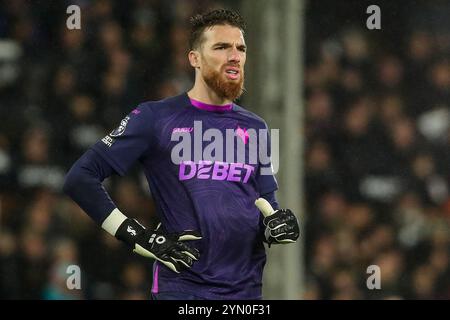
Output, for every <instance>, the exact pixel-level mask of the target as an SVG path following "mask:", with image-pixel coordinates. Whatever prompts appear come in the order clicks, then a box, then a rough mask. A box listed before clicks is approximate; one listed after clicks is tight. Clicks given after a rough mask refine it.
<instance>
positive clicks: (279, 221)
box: [263, 209, 300, 247]
mask: <svg viewBox="0 0 450 320" xmlns="http://www.w3.org/2000/svg"><path fill="white" fill-rule="evenodd" d="M263 223H264V226H265V227H266V228H265V231H264V236H265V238H266V241H267V243H268V244H269V247H270V245H271V244H285V243H291V242H295V241H296V240H297V239H298V237H299V235H300V228H299V225H298V221H297V217H296V216H295V215H294V214H293V213H292V211H291V210H289V209H280V210H276V211H275V212H274V213H272V214H271V215H270V216H267V217H265V218H264V220H263Z"/></svg>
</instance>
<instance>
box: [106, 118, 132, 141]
mask: <svg viewBox="0 0 450 320" xmlns="http://www.w3.org/2000/svg"><path fill="white" fill-rule="evenodd" d="M129 120H130V117H129V116H126V117H125V118H124V119H122V121H120V125H119V126H118V127H117V128H116V129H114V130H113V131H111V133H110V134H109V135H110V136H111V137H119V136H121V135H122V134H123V133H124V132H125V129H126V127H127V124H128V121H129Z"/></svg>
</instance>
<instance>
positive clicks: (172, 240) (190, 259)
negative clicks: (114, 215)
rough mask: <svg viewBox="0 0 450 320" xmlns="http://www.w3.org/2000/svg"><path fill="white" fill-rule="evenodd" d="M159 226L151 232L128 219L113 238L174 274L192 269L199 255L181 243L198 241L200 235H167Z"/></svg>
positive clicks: (184, 233) (189, 233) (194, 233)
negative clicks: (157, 262) (162, 265)
mask: <svg viewBox="0 0 450 320" xmlns="http://www.w3.org/2000/svg"><path fill="white" fill-rule="evenodd" d="M160 226H161V224H159V225H158V227H157V228H156V229H155V230H153V231H151V230H148V229H145V228H144V226H142V225H141V224H140V223H139V222H137V221H136V220H134V219H130V218H128V219H126V220H125V221H123V222H122V224H121V225H120V226H119V228H118V229H117V232H116V234H115V236H116V238H117V239H119V240H122V241H123V242H125V243H126V244H127V245H128V246H129V247H131V248H132V249H133V252H135V253H137V254H139V255H141V256H144V257H147V258H152V259H156V260H158V261H160V262H161V263H163V264H164V265H165V266H167V267H168V268H170V269H171V270H173V271H175V272H176V273H180V271H181V270H183V269H187V268H190V267H192V264H193V263H194V260H198V258H199V257H200V254H199V252H198V250H197V249H195V248H192V247H189V246H187V245H186V244H184V243H183V242H182V241H188V240H199V239H201V236H200V234H198V233H197V232H194V231H190V230H189V231H185V232H183V233H180V234H167V233H165V232H163V231H161V230H160Z"/></svg>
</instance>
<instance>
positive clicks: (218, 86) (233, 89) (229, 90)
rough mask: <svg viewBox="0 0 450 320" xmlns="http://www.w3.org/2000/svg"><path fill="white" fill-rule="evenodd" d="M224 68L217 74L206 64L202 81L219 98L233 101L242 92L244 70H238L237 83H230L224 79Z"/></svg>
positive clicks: (230, 81)
mask: <svg viewBox="0 0 450 320" xmlns="http://www.w3.org/2000/svg"><path fill="white" fill-rule="evenodd" d="M225 67H227V66H224V67H223V69H221V71H220V72H218V71H216V70H214V69H213V68H211V67H210V66H209V65H207V64H206V65H205V71H204V73H203V79H204V80H205V82H206V84H207V85H208V86H209V87H210V88H211V89H212V90H214V92H215V93H216V94H217V95H218V96H219V97H220V98H222V99H227V100H231V101H234V100H236V99H238V98H239V97H240V96H241V95H242V93H243V92H244V70H242V69H241V70H240V77H239V80H238V81H232V80H228V79H226V78H225V76H224V71H225Z"/></svg>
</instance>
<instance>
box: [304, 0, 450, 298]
mask: <svg viewBox="0 0 450 320" xmlns="http://www.w3.org/2000/svg"><path fill="white" fill-rule="evenodd" d="M433 3H434V4H435V5H436V6H430V7H424V8H423V7H420V8H422V9H421V10H420V12H419V15H417V13H418V12H417V11H418V10H417V8H416V11H414V10H412V9H414V7H413V6H412V7H408V10H409V13H407V12H406V11H403V13H404V15H405V16H408V19H403V20H401V19H399V18H398V17H399V16H401V15H402V13H401V12H398V13H396V15H395V18H396V20H395V21H396V23H397V24H400V25H402V23H403V24H404V25H403V28H402V30H398V32H397V33H395V34H392V31H391V29H389V28H386V25H387V24H389V22H390V21H389V16H388V15H384V14H385V13H386V9H382V26H383V27H382V30H380V31H369V30H367V29H364V25H361V24H360V25H359V27H358V26H355V25H354V24H352V23H350V22H349V23H343V24H342V25H340V26H335V29H334V30H330V32H329V33H326V32H324V33H319V32H309V33H308V32H307V37H306V44H307V46H306V50H307V64H306V71H305V86H306V95H305V99H306V100H305V104H306V110H305V117H306V128H305V134H306V142H307V147H306V150H305V154H306V159H305V163H306V165H305V190H306V205H307V210H306V217H307V221H306V227H305V229H306V241H305V246H306V259H305V260H306V264H307V284H308V285H307V290H306V298H309V299H450V265H449V254H450V190H449V188H450V184H449V181H450V25H449V23H448V21H447V22H445V21H443V23H442V24H437V23H436V19H437V20H438V18H439V17H442V16H447V17H448V16H449V14H450V3H448V1H447V2H442V1H441V2H438V1H437V2H433ZM337 9H338V8H337ZM383 10H384V11H383ZM336 11H337V10H336ZM336 11H335V14H336ZM439 11H440V13H439ZM308 17H309V16H308ZM385 17H388V18H385ZM309 21H310V24H308V25H307V26H308V27H310V28H309V29H308V30H310V31H311V29H313V28H312V26H313V25H317V23H320V17H319V21H318V20H313V21H311V20H309ZM317 29H320V28H317V27H316V30H317ZM330 29H331V28H330ZM386 30H388V31H386ZM309 44H312V45H310V46H308V45H309ZM371 265H376V266H378V267H379V268H380V269H379V270H380V272H381V289H380V290H376V289H374V290H369V289H368V287H367V279H368V278H369V277H370V276H371V275H372V274H373V271H370V269H369V272H368V267H369V266H371ZM369 282H371V281H369Z"/></svg>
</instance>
